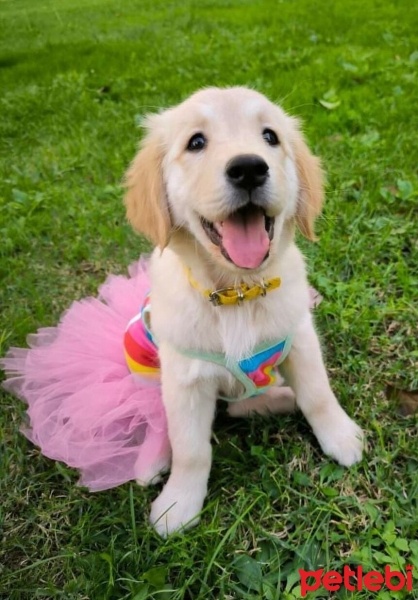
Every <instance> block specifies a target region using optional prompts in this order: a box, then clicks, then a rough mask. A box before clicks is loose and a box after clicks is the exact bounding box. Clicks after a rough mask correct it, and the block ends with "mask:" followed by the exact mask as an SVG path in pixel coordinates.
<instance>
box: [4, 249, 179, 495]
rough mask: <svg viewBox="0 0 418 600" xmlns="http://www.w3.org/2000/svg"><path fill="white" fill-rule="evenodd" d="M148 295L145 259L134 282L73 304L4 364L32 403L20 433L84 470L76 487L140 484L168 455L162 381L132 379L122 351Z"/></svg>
mask: <svg viewBox="0 0 418 600" xmlns="http://www.w3.org/2000/svg"><path fill="white" fill-rule="evenodd" d="M148 291H149V277H148V273H147V263H146V261H145V260H144V259H141V260H140V261H139V262H137V263H135V264H134V265H132V266H131V267H130V270H129V277H124V276H115V275H111V276H109V278H108V279H107V280H106V282H105V283H104V284H103V285H102V287H101V288H100V290H99V296H98V298H86V299H84V300H81V301H79V302H74V303H73V304H72V305H71V307H70V308H69V310H68V311H67V312H66V313H65V314H64V315H63V317H62V318H61V320H60V322H59V324H58V326H57V327H52V328H46V329H40V330H39V331H38V332H37V333H36V334H34V335H31V336H29V337H28V344H29V349H22V348H12V349H11V350H10V351H9V353H8V355H7V356H6V357H5V358H4V359H3V360H2V361H1V364H2V366H3V368H4V369H5V371H6V375H7V379H6V381H5V382H4V384H3V385H4V386H5V387H6V389H7V390H9V391H10V392H12V393H14V394H15V395H17V396H19V397H20V398H21V399H23V400H24V401H25V402H26V403H27V404H28V409H27V415H28V425H27V426H26V427H25V428H24V429H23V430H22V431H23V433H24V434H25V435H26V437H27V438H29V439H30V440H31V441H32V442H33V443H34V444H36V445H37V446H39V447H40V448H41V451H42V453H43V454H44V455H45V456H48V457H49V458H52V459H55V460H59V461H63V462H64V463H66V464H67V465H69V466H70V467H75V468H77V469H79V471H80V473H81V477H80V480H79V484H80V485H84V486H86V487H88V488H89V489H90V490H91V491H99V490H105V489H108V488H112V487H115V486H118V485H120V484H122V483H125V482H126V481H129V480H131V479H135V472H136V471H137V468H138V465H142V466H143V465H144V464H150V463H153V462H158V461H159V458H160V457H162V456H166V455H167V453H168V452H169V442H168V435H167V423H166V418H165V412H164V407H163V404H162V400H161V387H160V384H159V381H157V382H155V381H148V380H146V379H141V378H138V376H134V375H131V373H130V371H129V370H128V367H127V365H126V361H125V357H124V351H123V334H124V331H125V328H126V326H127V324H128V322H129V320H130V319H131V318H132V317H133V316H134V315H135V314H137V313H138V311H139V309H140V307H141V305H142V302H143V300H144V298H145V295H146V293H147V292H148ZM140 470H141V471H142V470H143V468H141V469H140Z"/></svg>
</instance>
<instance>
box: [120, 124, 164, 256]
mask: <svg viewBox="0 0 418 600" xmlns="http://www.w3.org/2000/svg"><path fill="white" fill-rule="evenodd" d="M160 118H161V116H160V115H151V116H149V117H147V119H146V120H145V127H146V129H147V130H148V133H147V135H146V137H145V138H144V139H143V141H142V143H141V146H140V150H139V152H138V154H137V155H136V157H135V158H134V160H133V161H132V163H131V166H130V167H129V169H128V171H127V172H126V174H125V187H126V188H127V192H126V194H125V206H126V214H127V217H128V220H129V221H130V223H131V224H132V226H133V228H134V229H136V230H137V231H138V232H139V233H142V234H143V235H145V236H146V237H147V238H148V239H149V240H151V241H152V242H153V243H154V244H155V245H156V246H160V247H161V248H164V247H165V246H166V245H167V243H168V239H169V237H170V231H171V218H170V212H169V208H168V202H167V197H166V192H165V187H164V181H163V173H162V162H163V157H164V146H163V141H162V139H161V138H162V136H161V133H160V132H161V129H160V128H159V127H158V124H159V123H158V121H159V119H160Z"/></svg>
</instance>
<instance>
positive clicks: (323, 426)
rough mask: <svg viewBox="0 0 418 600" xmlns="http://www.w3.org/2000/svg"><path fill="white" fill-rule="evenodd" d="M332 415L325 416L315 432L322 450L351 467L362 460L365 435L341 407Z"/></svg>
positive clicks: (315, 427)
mask: <svg viewBox="0 0 418 600" xmlns="http://www.w3.org/2000/svg"><path fill="white" fill-rule="evenodd" d="M338 408H339V410H337V411H335V412H334V411H333V413H332V414H330V415H327V416H323V417H322V418H321V422H320V423H317V424H316V426H314V427H313V431H314V433H315V435H316V437H317V439H318V442H319V444H320V445H321V448H322V450H323V451H324V453H325V454H327V455H328V456H331V458H333V459H334V460H336V461H337V462H338V463H340V465H343V466H344V467H350V466H351V465H354V464H355V463H357V462H359V461H360V460H361V457H362V454H363V445H364V434H363V431H362V430H361V429H360V427H359V426H358V425H357V424H356V423H355V422H354V421H352V420H351V419H350V417H349V416H348V415H347V414H346V413H345V412H344V411H343V409H342V408H341V407H338Z"/></svg>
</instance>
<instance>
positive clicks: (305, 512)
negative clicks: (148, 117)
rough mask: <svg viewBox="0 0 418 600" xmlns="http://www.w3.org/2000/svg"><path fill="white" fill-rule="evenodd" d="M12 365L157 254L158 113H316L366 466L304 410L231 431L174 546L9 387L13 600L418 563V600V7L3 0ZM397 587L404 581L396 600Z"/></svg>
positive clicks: (0, 130)
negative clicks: (216, 98)
mask: <svg viewBox="0 0 418 600" xmlns="http://www.w3.org/2000/svg"><path fill="white" fill-rule="evenodd" d="M0 31H1V36H0V90H1V94H0V114H1V118H0V144H1V146H0V150H1V162H0V209H1V210H0V257H1V263H0V277H1V286H0V306H1V315H0V346H1V347H0V354H2V355H3V354H4V353H5V352H6V350H7V349H8V347H9V346H10V345H24V343H25V337H26V335H27V334H28V333H30V332H32V331H34V330H35V329H36V328H37V327H40V326H48V325H53V324H54V323H55V322H56V320H57V318H58V316H59V314H60V313H61V311H62V310H64V309H65V308H66V307H67V306H68V305H69V304H70V303H71V301H72V300H74V299H78V298H81V297H83V296H85V295H87V294H91V293H94V292H95V290H96V288H97V286H98V285H99V284H100V283H101V282H102V281H103V279H104V278H105V276H106V274H107V273H109V272H119V273H124V272H125V271H126V267H127V265H128V264H129V263H130V262H131V261H133V260H134V259H135V258H136V257H137V256H138V255H139V254H140V253H141V252H142V251H144V250H147V249H148V245H147V243H146V242H144V241H143V240H141V239H140V238H138V237H137V236H135V235H134V234H133V233H132V232H131V230H130V228H129V227H128V225H127V224H126V222H125V218H124V209H123V205H122V200H121V199H122V190H121V186H120V181H121V178H122V174H123V172H124V170H125V168H126V166H127V164H128V162H129V161H130V159H131V158H132V156H133V154H134V151H135V147H136V144H137V140H138V138H139V136H140V131H139V129H138V123H139V122H140V118H141V115H143V114H144V113H146V112H148V111H154V110H158V108H160V107H166V106H169V105H171V104H173V103H177V102H178V101H180V100H181V99H183V98H184V97H185V96H187V95H188V94H189V93H191V92H192V91H194V90H195V89H197V88H199V87H201V86H206V85H233V84H244V85H249V86H253V87H255V88H257V89H258V90H259V91H261V92H264V93H266V94H267V95H268V96H269V97H270V98H271V99H273V100H278V101H279V102H281V103H282V105H283V106H284V108H285V109H286V110H288V111H289V112H290V113H291V114H294V115H298V116H300V117H301V118H302V119H303V120H304V122H305V129H306V133H307V136H308V138H309V140H310V143H311V146H312V147H313V148H314V149H315V151H316V152H317V153H318V154H319V155H320V156H322V157H323V160H324V164H325V167H326V170H327V173H328V187H327V202H326V207H325V212H324V215H323V217H322V219H321V220H320V222H319V224H318V225H319V226H318V232H319V234H320V242H319V243H318V244H308V243H305V242H304V241H302V240H301V244H302V247H303V250H304V252H305V254H306V255H307V257H308V259H309V264H310V278H311V281H312V284H313V285H315V286H316V287H317V288H318V290H319V291H320V292H321V293H322V295H323V296H324V301H323V302H322V304H321V305H320V306H319V308H317V309H316V315H317V323H318V327H319V329H320V331H321V336H322V341H323V346H324V351H325V355H326V357H327V364H328V369H329V372H330V374H331V378H332V382H333V387H334V389H335V391H336V393H337V395H338V396H339V398H340V399H341V403H342V404H343V405H344V407H345V408H346V409H347V411H348V412H349V414H350V415H352V416H355V418H356V420H357V421H358V422H359V423H360V425H361V426H362V427H363V428H364V429H365V430H366V432H367V437H368V453H367V455H366V457H365V459H364V460H363V462H362V463H361V464H360V465H359V466H357V467H354V468H351V469H349V470H344V469H343V468H341V467H339V466H337V465H336V464H334V463H333V462H332V461H330V460H328V459H327V458H325V457H324V456H323V455H322V454H321V452H320V450H319V447H318V444H317V442H316V440H315V439H314V437H313V435H312V433H311V432H310V429H309V427H308V426H307V424H306V423H305V421H304V420H303V419H302V418H301V417H300V416H299V415H294V416H289V417H284V418H271V419H269V420H262V419H252V420H248V421H234V420H232V419H229V418H228V417H227V416H226V415H225V412H224V410H223V409H222V408H220V411H219V415H218V417H217V420H216V424H215V433H214V439H213V446H214V463H213V468H212V472H211V478H210V493H209V496H208V499H207V502H206V504H205V509H204V514H203V516H202V520H201V524H200V525H199V526H198V527H197V528H196V529H194V530H191V531H190V532H188V533H186V534H185V535H183V536H175V537H173V538H170V539H169V540H167V541H162V540H161V539H159V538H158V536H157V535H156V534H155V533H154V532H153V530H152V529H151V528H150V527H149V526H148V524H147V514H148V510H149V506H150V502H151V500H152V499H153V498H154V497H155V496H156V494H157V493H158V490H157V489H155V488H150V489H145V490H143V489H140V488H138V487H137V486H136V485H135V484H133V483H132V484H127V485H125V486H122V487H120V488H118V489H115V490H112V491H109V492H103V493H98V494H95V495H94V494H89V493H88V492H87V491H86V490H84V489H81V488H78V487H76V485H75V483H76V481H77V474H76V473H75V472H74V471H72V470H71V469H68V468H66V467H64V466H63V465H61V464H58V463H55V462H53V461H50V460H48V459H46V458H44V457H42V456H41V455H40V454H39V452H38V450H37V449H36V448H34V447H33V446H32V445H31V444H30V443H29V442H28V441H27V440H26V439H25V438H24V437H23V436H22V435H21V434H20V433H19V426H20V423H21V421H22V418H23V414H24V406H23V405H22V403H21V402H19V401H18V400H16V399H15V398H13V397H12V396H10V395H8V394H6V393H4V392H1V400H0V402H1V412H0V428H1V429H0V440H1V446H2V448H1V458H0V461H1V462H0V499H1V502H0V523H1V536H2V538H1V541H0V597H1V598H2V599H3V600H6V599H7V600H29V599H33V598H62V599H65V600H73V599H74V600H75V599H77V600H84V599H90V600H101V599H109V600H122V599H130V600H146V599H154V598H155V599H156V600H158V599H161V600H168V599H170V600H175V599H178V600H180V599H183V598H184V599H187V600H192V599H193V600H197V599H203V598H204V599H205V600H208V599H215V600H218V599H230V600H232V599H237V600H238V599H239V600H240V599H248V600H249V599H254V600H255V599H258V598H260V599H261V598H263V599H267V600H276V599H277V600H279V599H283V600H294V599H297V598H300V597H301V591H300V581H299V574H298V569H299V568H304V569H308V570H312V569H319V568H322V567H323V568H324V569H325V570H330V569H336V570H339V571H341V570H342V568H343V566H344V565H359V564H361V565H363V568H364V570H365V571H368V570H371V569H376V570H378V571H381V572H383V570H384V567H385V565H387V564H388V565H391V566H392V568H396V569H399V570H404V569H405V567H406V565H408V564H411V565H413V566H414V569H415V571H414V577H415V592H412V593H408V594H407V593H406V592H402V591H401V592H390V591H387V590H386V591H381V592H380V593H379V594H377V595H376V596H375V595H374V594H371V593H370V592H368V591H367V590H363V591H356V592H353V593H349V592H347V591H344V590H341V591H340V592H338V593H335V594H334V595H331V596H330V595H328V592H326V591H325V590H324V589H323V588H320V589H319V590H318V591H317V592H315V593H311V594H310V595H309V596H307V597H308V598H328V597H333V598H339V599H343V598H347V599H348V598H350V599H351V598H355V599H356V600H357V599H358V600H360V599H365V600H369V599H370V597H371V596H373V597H377V598H378V599H380V600H390V599H392V598H418V589H417V588H418V541H417V537H418V536H417V530H418V507H417V499H418V474H417V458H418V446H417V416H416V414H415V415H413V414H412V415H409V416H407V417H405V416H401V415H400V414H399V407H398V406H397V401H396V398H394V397H393V396H392V397H389V398H388V397H387V395H386V394H385V388H386V383H387V382H390V383H391V384H393V385H394V386H396V387H397V388H401V389H406V390H413V389H416V388H418V345H417V338H418V335H417V321H418V305H417V297H418V243H417V227H418V195H417V190H418V179H417V171H416V167H417V163H418V149H417V145H418V144H417V137H416V132H417V129H418V119H417V94H416V91H417V89H418V76H417V66H418V33H417V32H418V5H417V3H414V2H412V0H385V1H383V0H361V1H360V0H336V1H335V2H329V3H324V2H322V3H319V2H314V1H312V0H297V1H296V0H293V1H292V0H275V1H273V0H259V1H257V2H256V1H253V2H250V1H249V0H202V1H197V0H196V1H195V2H191V1H188V0H186V1H185V2H180V1H177V2H174V1H169V0H168V1H164V0H124V1H123V2H113V1H111V0H37V1H36V0H0ZM385 589H386V588H385Z"/></svg>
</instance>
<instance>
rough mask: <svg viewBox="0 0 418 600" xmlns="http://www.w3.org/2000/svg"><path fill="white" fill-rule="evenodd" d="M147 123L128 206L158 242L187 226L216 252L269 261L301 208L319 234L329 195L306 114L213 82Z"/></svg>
mask: <svg viewBox="0 0 418 600" xmlns="http://www.w3.org/2000/svg"><path fill="white" fill-rule="evenodd" d="M147 126H148V129H149V135H148V138H147V139H146V141H145V144H144V146H143V150H142V151H141V152H140V153H139V155H138V157H137V159H136V160H135V161H134V163H133V165H132V167H131V169H130V171H129V172H128V177H127V183H128V187H129V188H130V189H129V191H128V194H127V207H128V217H129V218H130V219H131V221H132V222H133V224H134V226H135V227H136V228H137V229H139V231H141V232H143V233H145V234H146V235H148V236H149V237H151V239H153V241H155V242H156V243H158V244H160V245H163V244H164V243H166V240H167V238H168V237H169V234H170V230H172V229H173V228H176V229H179V228H180V229H186V230H187V231H188V232H189V233H191V234H192V236H193V237H194V238H195V239H196V240H197V241H198V242H199V243H200V245H201V246H202V247H203V248H205V250H206V251H207V253H208V254H209V255H210V256H212V257H213V258H214V260H216V261H218V262H219V263H221V264H223V265H224V266H225V267H228V268H230V269H233V270H235V271H236V270H237V269H239V270H241V269H242V270H245V271H248V270H257V269H260V268H262V267H263V266H265V265H266V264H267V263H268V261H269V260H270V259H271V257H272V256H274V254H275V253H276V252H277V249H278V246H279V241H280V236H281V233H282V229H283V226H284V224H285V223H286V222H289V221H291V220H292V219H294V218H295V217H296V218H297V219H298V220H299V222H300V225H301V228H302V230H303V229H304V231H303V232H304V233H305V234H306V235H307V236H312V235H313V229H312V227H313V219H314V218H315V216H316V214H317V213H318V212H319V210H320V204H321V198H322V188H321V171H320V167H319V164H318V161H317V159H315V158H314V157H313V156H312V155H311V154H310V153H309V151H308V149H307V147H306V145H305V143H304V141H303V138H302V137H301V134H300V133H299V131H298V128H297V123H296V121H295V120H294V119H291V118H290V117H288V116H287V115H286V114H285V113H284V112H283V111H282V110H281V109H280V108H279V107H278V106H276V105H274V104H272V103H271V102H269V101H268V100H267V99H266V98H265V97H264V96H262V95H261V94H258V93H257V92H254V91H252V90H248V89H245V88H230V89H216V88H212V89H206V90H203V91H200V92H197V93H196V94H194V95H193V96H192V97H191V98H189V99H188V100H186V101H185V102H183V103H182V104H180V105H179V106H177V107H175V108H173V109H170V110H168V111H166V112H165V113H163V114H161V115H153V116H151V117H148V120H147ZM147 170H148V171H151V172H154V175H153V176H152V179H153V180H152V182H150V181H149V179H150V177H151V175H150V173H149V172H148V173H146V171H147ZM141 204H142V208H141ZM164 235H165V236H166V240H164V241H163V240H162V238H161V236H164Z"/></svg>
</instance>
